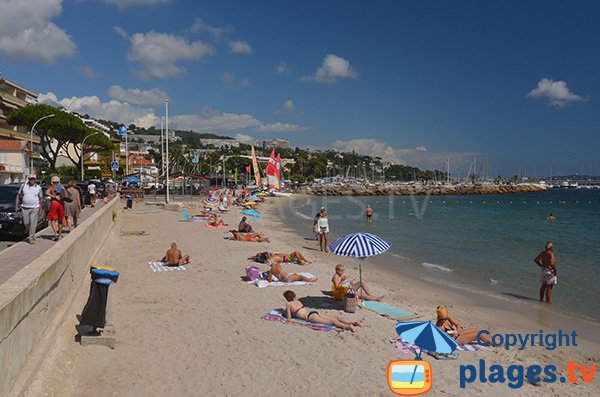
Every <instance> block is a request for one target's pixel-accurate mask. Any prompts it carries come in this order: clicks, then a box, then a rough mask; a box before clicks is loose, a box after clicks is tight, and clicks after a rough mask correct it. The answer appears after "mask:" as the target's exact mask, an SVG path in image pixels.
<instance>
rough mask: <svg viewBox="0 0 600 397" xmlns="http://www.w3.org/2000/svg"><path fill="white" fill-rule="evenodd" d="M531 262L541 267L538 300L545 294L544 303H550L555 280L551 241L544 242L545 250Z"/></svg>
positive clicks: (554, 260) (541, 300) (554, 259)
mask: <svg viewBox="0 0 600 397" xmlns="http://www.w3.org/2000/svg"><path fill="white" fill-rule="evenodd" d="M533 262H535V264H536V265H538V266H539V267H540V269H541V274H540V281H541V282H542V286H541V287H540V302H543V301H544V295H546V303H547V304H550V297H551V296H552V287H553V286H554V284H556V282H557V272H556V258H555V257H554V245H553V244H552V242H551V241H548V242H547V243H546V250H545V251H542V252H540V254H539V255H538V256H536V257H535V259H534V260H533Z"/></svg>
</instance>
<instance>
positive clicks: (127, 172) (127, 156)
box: [125, 131, 129, 175]
mask: <svg viewBox="0 0 600 397" xmlns="http://www.w3.org/2000/svg"><path fill="white" fill-rule="evenodd" d="M127 135H129V134H128V133H127V131H125V175H129V149H128V147H127Z"/></svg>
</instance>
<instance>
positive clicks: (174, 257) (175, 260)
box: [160, 243, 190, 266]
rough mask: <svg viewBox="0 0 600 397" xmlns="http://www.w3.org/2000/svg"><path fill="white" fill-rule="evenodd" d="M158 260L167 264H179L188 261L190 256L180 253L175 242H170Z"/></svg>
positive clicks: (184, 263) (185, 263)
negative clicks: (169, 245)
mask: <svg viewBox="0 0 600 397" xmlns="http://www.w3.org/2000/svg"><path fill="white" fill-rule="evenodd" d="M160 261H161V262H164V263H166V264H167V266H181V265H187V264H188V263H190V256H189V255H182V254H181V251H180V250H179V248H177V244H175V243H171V248H170V249H169V250H168V251H167V254H166V255H165V256H164V257H163V258H162V259H161V260H160Z"/></svg>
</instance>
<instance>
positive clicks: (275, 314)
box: [261, 309, 335, 332]
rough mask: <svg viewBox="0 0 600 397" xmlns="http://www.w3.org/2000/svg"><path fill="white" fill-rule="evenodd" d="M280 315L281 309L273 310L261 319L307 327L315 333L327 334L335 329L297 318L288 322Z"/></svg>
mask: <svg viewBox="0 0 600 397" xmlns="http://www.w3.org/2000/svg"><path fill="white" fill-rule="evenodd" d="M281 313H282V309H273V310H271V311H270V312H269V313H267V314H265V315H264V316H262V317H261V318H262V319H263V320H269V321H277V322H280V323H284V324H291V325H300V326H302V327H308V328H311V329H314V330H316V331H325V332H327V331H331V330H332V329H334V328H335V327H334V326H333V325H325V324H317V323H311V322H309V321H304V320H300V319H298V318H293V319H291V320H288V319H287V318H285V317H284V316H283V315H282V314H281Z"/></svg>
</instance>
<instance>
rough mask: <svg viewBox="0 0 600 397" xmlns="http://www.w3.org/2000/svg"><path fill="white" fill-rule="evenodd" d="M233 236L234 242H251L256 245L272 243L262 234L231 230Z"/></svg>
mask: <svg viewBox="0 0 600 397" xmlns="http://www.w3.org/2000/svg"><path fill="white" fill-rule="evenodd" d="M230 232H231V234H233V240H236V241H251V242H255V243H263V242H265V243H270V241H269V238H268V237H266V236H263V235H262V234H260V233H254V232H252V233H240V232H238V231H237V230H230Z"/></svg>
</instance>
